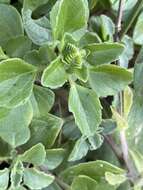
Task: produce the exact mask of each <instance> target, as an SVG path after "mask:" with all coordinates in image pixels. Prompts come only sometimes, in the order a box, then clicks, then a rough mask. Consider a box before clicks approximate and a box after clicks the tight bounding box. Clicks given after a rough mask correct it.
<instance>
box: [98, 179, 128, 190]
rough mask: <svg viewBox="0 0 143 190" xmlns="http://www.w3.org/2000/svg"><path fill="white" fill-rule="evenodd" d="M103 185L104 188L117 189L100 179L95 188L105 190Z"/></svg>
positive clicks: (108, 189)
mask: <svg viewBox="0 0 143 190" xmlns="http://www.w3.org/2000/svg"><path fill="white" fill-rule="evenodd" d="M105 187H106V190H117V188H116V187H115V186H113V185H110V184H109V183H107V182H106V181H105V180H101V181H100V183H98V184H97V186H96V190H105ZM128 190H129V189H128Z"/></svg>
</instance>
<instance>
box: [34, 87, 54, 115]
mask: <svg viewBox="0 0 143 190" xmlns="http://www.w3.org/2000/svg"><path fill="white" fill-rule="evenodd" d="M54 100H55V95H54V93H53V92H52V91H51V90H50V89H48V88H44V87H41V86H36V85H35V86H34V89H33V94H32V97H31V103H32V107H33V112H34V117H39V116H40V115H47V113H48V112H49V111H50V110H51V108H52V106H53V104H54Z"/></svg>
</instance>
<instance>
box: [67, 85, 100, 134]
mask: <svg viewBox="0 0 143 190" xmlns="http://www.w3.org/2000/svg"><path fill="white" fill-rule="evenodd" d="M69 111H71V112H72V113H73V115H74V118H75V122H76V123H77V125H78V127H79V129H80V131H81V133H82V134H83V135H84V136H87V137H88V136H91V135H94V134H95V132H96V131H97V129H98V126H99V124H100V123H101V105H100V101H99V99H98V97H97V95H96V93H95V92H94V91H92V90H90V89H88V88H85V87H82V86H80V85H77V84H74V83H73V84H72V86H71V89H70V95H69Z"/></svg>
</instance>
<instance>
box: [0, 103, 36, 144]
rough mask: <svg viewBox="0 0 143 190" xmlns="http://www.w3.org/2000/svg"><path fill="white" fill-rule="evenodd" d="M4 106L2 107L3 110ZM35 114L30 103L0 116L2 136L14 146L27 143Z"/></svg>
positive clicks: (0, 132) (0, 109)
mask: <svg viewBox="0 0 143 190" xmlns="http://www.w3.org/2000/svg"><path fill="white" fill-rule="evenodd" d="M3 110H4V108H0V112H3ZM32 116H33V110H32V107H31V105H30V104H29V103H27V104H25V105H22V106H19V107H16V108H14V109H12V110H8V111H7V113H6V114H5V115H4V116H3V117H1V118H0V136H1V138H2V139H3V140H4V141H6V142H8V143H9V144H10V145H11V146H12V147H16V146H19V145H21V144H24V143H26V141H27V140H28V139H29V138H30V130H29V128H28V126H29V124H30V122H31V120H32Z"/></svg>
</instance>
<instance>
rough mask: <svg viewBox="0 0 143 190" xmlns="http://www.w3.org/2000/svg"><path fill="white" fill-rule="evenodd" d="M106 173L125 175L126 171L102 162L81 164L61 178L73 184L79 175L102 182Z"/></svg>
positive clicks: (70, 169)
mask: <svg viewBox="0 0 143 190" xmlns="http://www.w3.org/2000/svg"><path fill="white" fill-rule="evenodd" d="M106 172H111V173H113V174H124V173H125V171H124V170H122V169H120V168H118V167H116V166H114V165H112V164H110V163H108V162H105V161H102V160H97V161H92V162H87V163H81V164H78V165H76V166H72V167H70V168H68V169H66V170H65V171H63V172H62V173H61V177H62V178H63V179H64V181H65V182H67V183H71V182H72V180H73V179H74V178H75V177H77V176H79V175H86V176H88V177H91V178H92V179H94V180H97V181H100V180H101V178H103V177H104V176H105V173H106Z"/></svg>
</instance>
